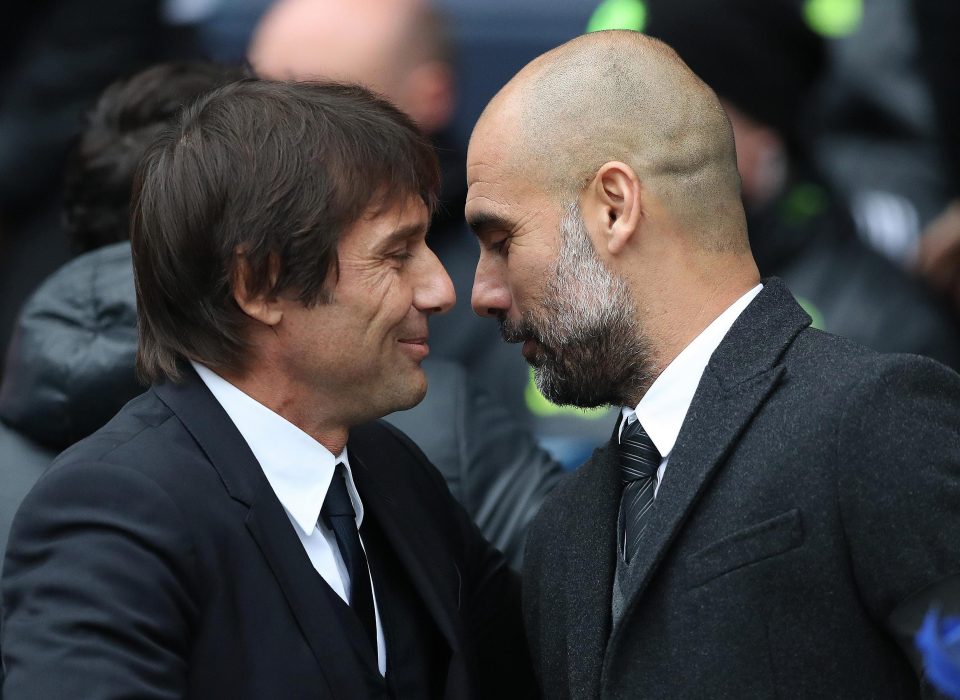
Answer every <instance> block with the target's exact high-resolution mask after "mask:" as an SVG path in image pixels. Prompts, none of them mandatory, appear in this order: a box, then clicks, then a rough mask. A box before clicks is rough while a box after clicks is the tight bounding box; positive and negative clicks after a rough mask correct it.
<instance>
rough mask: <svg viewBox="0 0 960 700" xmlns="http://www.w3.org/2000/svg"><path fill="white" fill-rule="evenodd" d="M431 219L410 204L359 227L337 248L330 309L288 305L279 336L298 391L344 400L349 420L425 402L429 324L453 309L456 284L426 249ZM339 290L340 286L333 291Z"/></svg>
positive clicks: (413, 201) (420, 207)
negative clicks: (424, 366) (301, 387)
mask: <svg viewBox="0 0 960 700" xmlns="http://www.w3.org/2000/svg"><path fill="white" fill-rule="evenodd" d="M428 223H429V217H428V212H427V208H426V206H425V205H424V203H423V202H422V201H421V200H420V199H419V198H410V199H408V200H406V201H404V202H402V203H398V204H396V205H394V206H392V207H388V208H385V209H384V210H383V211H381V212H377V213H371V214H370V215H368V216H366V217H365V218H362V219H361V220H359V221H357V222H356V223H355V224H354V225H353V226H352V227H351V228H350V229H349V230H348V231H346V232H345V233H344V234H343V236H342V238H341V240H340V243H339V245H338V247H337V253H338V259H339V260H338V265H339V276H337V275H336V273H334V272H331V273H330V275H331V279H330V280H328V290H329V292H330V294H331V298H330V300H329V301H328V302H326V303H324V302H318V303H317V304H315V305H313V306H311V307H304V306H303V305H301V304H299V303H293V302H291V303H290V304H289V305H288V306H287V309H286V310H285V312H284V323H282V324H281V327H280V329H279V330H278V332H281V333H284V334H285V335H286V337H285V338H283V341H284V342H283V346H284V348H285V352H284V358H283V362H284V363H285V365H286V367H287V368H288V371H289V372H292V373H294V374H295V375H296V376H295V377H294V379H295V381H296V382H297V383H298V384H302V385H304V386H309V387H311V388H312V390H313V391H314V392H315V393H316V392H321V395H329V396H330V397H331V400H335V401H337V402H338V405H340V406H341V413H342V414H343V416H344V417H345V418H346V419H347V420H352V421H363V420H369V419H371V418H374V417H380V416H383V415H386V414H388V413H391V412H393V411H396V410H401V409H406V408H410V407H411V406H414V405H416V404H417V403H419V401H420V400H421V399H422V398H423V396H424V394H425V392H426V378H425V376H424V373H423V370H422V369H421V367H420V363H421V362H422V361H423V359H424V358H425V357H426V356H427V354H428V352H429V345H428V331H427V319H428V317H429V316H430V314H433V313H442V312H444V311H447V310H448V309H449V308H450V307H451V306H453V303H454V301H455V296H454V291H453V285H452V283H451V282H450V278H449V276H448V275H447V273H446V271H445V270H444V269H443V266H442V265H441V264H440V261H439V260H437V258H436V256H435V255H434V254H433V252H432V251H431V250H430V248H429V247H428V246H427V243H426V240H425V237H426V233H427V226H428ZM334 282H335V283H334Z"/></svg>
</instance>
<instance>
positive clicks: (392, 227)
mask: <svg viewBox="0 0 960 700" xmlns="http://www.w3.org/2000/svg"><path fill="white" fill-rule="evenodd" d="M429 224H430V212H429V210H428V209H427V205H426V204H425V203H424V201H423V200H422V199H421V198H420V197H417V196H415V195H411V196H409V197H405V198H404V197H399V198H396V199H393V200H388V201H386V202H384V203H382V204H379V205H377V204H374V205H371V206H370V208H369V209H367V211H366V212H365V213H364V215H363V216H362V217H360V218H359V219H358V220H357V221H355V222H354V223H353V225H351V226H350V227H349V228H348V229H347V230H346V231H344V233H343V235H342V236H341V238H340V246H341V248H342V247H360V248H363V249H374V248H378V247H380V246H383V245H387V244H390V243H392V242H395V241H399V240H402V239H404V238H411V237H415V236H423V235H425V234H426V232H427V228H428V226H429Z"/></svg>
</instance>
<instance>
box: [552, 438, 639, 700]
mask: <svg viewBox="0 0 960 700" xmlns="http://www.w3.org/2000/svg"><path fill="white" fill-rule="evenodd" d="M619 422H620V421H619V419H618V420H617V425H618V426H619ZM617 432H618V431H616V430H615V431H614V435H613V437H611V439H610V442H609V443H608V444H607V445H605V446H603V447H600V448H598V449H597V450H596V451H595V452H594V453H593V456H592V457H591V458H590V460H589V461H587V462H586V463H585V464H584V465H583V466H582V467H580V468H579V469H578V470H577V471H576V472H574V474H573V475H572V476H571V479H572V481H571V482H570V483H568V485H567V489H568V493H570V494H571V498H572V501H571V503H569V504H568V508H567V509H566V510H565V511H564V513H563V515H564V521H565V522H563V523H561V529H562V533H563V534H562V542H561V544H560V547H561V551H560V557H561V562H562V564H561V566H560V567H558V568H557V569H556V570H553V571H542V572H541V575H545V576H558V577H562V580H563V584H562V585H563V589H564V591H565V596H564V598H563V604H564V608H565V610H564V613H563V614H564V618H565V628H566V635H567V638H566V641H565V643H566V661H567V674H568V681H569V687H571V688H581V689H584V688H589V689H592V690H593V691H595V692H591V693H590V694H591V695H596V696H598V697H599V681H600V670H601V662H602V659H603V656H604V650H605V649H606V646H607V641H608V639H609V638H610V628H611V604H612V602H611V597H612V592H613V579H614V573H615V571H616V566H617V559H616V557H617V554H616V552H617V544H616V542H617V514H618V512H619V508H620V492H621V488H622V487H621V484H620V476H619V470H618V467H617ZM545 603H546V601H542V602H541V604H545Z"/></svg>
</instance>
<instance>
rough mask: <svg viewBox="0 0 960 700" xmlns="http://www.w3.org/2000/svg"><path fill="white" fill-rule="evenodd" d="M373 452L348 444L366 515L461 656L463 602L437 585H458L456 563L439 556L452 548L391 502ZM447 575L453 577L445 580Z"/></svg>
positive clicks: (385, 477) (351, 463)
mask: <svg viewBox="0 0 960 700" xmlns="http://www.w3.org/2000/svg"><path fill="white" fill-rule="evenodd" d="M371 448H372V446H371V445H367V444H364V443H359V441H358V444H354V442H353V441H351V443H350V444H349V450H350V466H351V468H352V469H353V476H354V480H355V482H356V485H357V490H358V491H359V492H360V497H361V500H362V501H363V507H364V510H368V511H370V512H371V513H373V514H374V515H375V517H376V518H377V519H378V520H379V521H380V524H381V526H382V529H383V532H384V535H385V536H386V538H387V541H388V542H389V544H390V547H391V549H392V550H393V551H394V553H395V554H396V555H397V558H398V559H399V560H400V563H401V564H402V566H403V568H404V570H405V571H406V572H407V574H408V575H409V576H410V580H411V581H412V582H413V584H414V588H416V590H417V591H418V592H419V594H420V596H421V598H422V600H423V602H424V604H425V605H426V607H427V610H429V611H430V615H431V616H432V617H433V619H434V622H436V624H437V627H438V629H439V630H440V632H441V633H442V634H443V636H444V638H446V640H447V643H448V644H449V645H450V648H451V649H452V650H453V651H458V650H459V648H460V640H461V638H462V635H463V631H462V630H461V629H460V621H459V617H458V616H457V610H459V607H460V606H459V601H458V600H455V599H454V598H453V596H452V594H451V592H450V590H449V589H448V588H444V587H443V586H441V585H439V584H440V582H441V581H447V580H449V579H450V578H457V579H459V576H460V572H459V570H456V565H455V564H454V563H453V561H452V560H450V559H446V558H437V556H436V555H437V554H442V553H444V552H447V551H448V550H449V547H447V546H445V545H444V543H443V542H442V541H440V539H439V538H438V537H437V534H436V533H435V532H434V531H432V530H430V529H428V528H417V527H416V526H415V524H414V520H415V519H414V517H413V513H411V511H410V509H409V508H408V509H406V510H404V509H403V506H402V504H400V503H398V502H397V501H396V500H395V499H394V498H392V497H391V496H390V494H389V493H388V490H387V488H386V484H388V483H389V481H388V479H389V475H387V474H384V473H383V472H384V471H387V470H383V469H381V470H379V471H374V469H373V465H375V464H377V463H378V461H377V458H376V456H375V455H374V454H373V451H372V449H371ZM396 458H398V459H399V457H396ZM389 471H390V472H391V473H393V472H395V471H397V470H394V469H391V470H389ZM451 569H452V570H451ZM445 571H449V573H448V574H446V575H444V572H445Z"/></svg>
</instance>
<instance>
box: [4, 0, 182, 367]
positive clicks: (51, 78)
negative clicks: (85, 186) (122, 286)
mask: <svg viewBox="0 0 960 700" xmlns="http://www.w3.org/2000/svg"><path fill="white" fill-rule="evenodd" d="M8 5H9V6H8V7H6V8H5V12H4V19H3V22H2V23H0V353H2V351H3V350H4V349H5V348H6V345H7V342H8V339H9V334H10V331H11V329H12V325H13V321H14V318H15V315H16V312H17V310H18V309H19V308H20V305H21V303H22V302H23V300H24V299H25V298H26V296H27V294H29V292H30V291H31V290H32V289H33V288H34V287H36V285H37V284H38V283H39V282H40V280H42V279H43V278H44V277H45V276H46V275H48V274H49V273H50V272H52V271H53V270H55V269H56V268H57V267H58V266H59V265H61V264H62V263H63V262H65V261H66V260H68V259H69V258H70V257H72V256H73V255H74V254H75V253H76V251H74V250H73V249H71V247H70V241H69V238H68V237H67V236H66V235H65V233H64V231H63V228H62V227H61V226H60V216H61V212H62V201H61V195H62V171H63V165H64V159H65V158H66V155H67V152H68V150H69V147H70V143H71V140H72V139H73V138H74V136H75V134H76V131H77V128H78V126H79V124H80V120H81V117H82V115H83V114H84V112H85V111H87V110H88V109H89V108H90V107H91V106H92V105H93V103H94V102H95V101H96V99H97V96H98V95H99V94H100V92H101V91H102V90H103V89H104V88H105V87H106V86H107V85H109V84H110V83H111V82H113V81H114V80H115V79H116V78H118V77H120V76H121V75H124V74H128V73H130V72H132V71H134V70H137V69H139V68H142V67H144V66H147V65H149V64H151V63H154V62H156V61H157V60H160V59H161V58H163V57H164V56H168V55H172V54H174V53H175V52H176V51H177V50H178V48H177V46H178V45H179V40H178V39H176V38H175V37H174V34H173V33H172V30H171V29H170V27H169V25H167V24H166V23H165V22H164V20H163V14H162V9H163V8H162V2H161V0H93V1H92V2H91V1H90V0H32V1H31V2H14V3H8Z"/></svg>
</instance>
